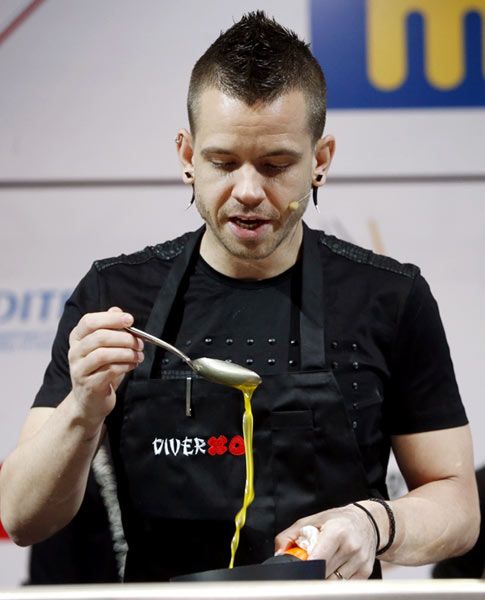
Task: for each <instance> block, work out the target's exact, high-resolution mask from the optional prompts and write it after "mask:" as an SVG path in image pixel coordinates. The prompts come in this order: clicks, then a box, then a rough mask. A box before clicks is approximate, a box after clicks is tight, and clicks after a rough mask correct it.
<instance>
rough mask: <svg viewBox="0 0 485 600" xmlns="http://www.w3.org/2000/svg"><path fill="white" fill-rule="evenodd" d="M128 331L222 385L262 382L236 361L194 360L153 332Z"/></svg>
mask: <svg viewBox="0 0 485 600" xmlns="http://www.w3.org/2000/svg"><path fill="white" fill-rule="evenodd" d="M126 331H129V332H130V333H132V334H133V335H135V336H136V337H139V338H141V339H142V340H145V341H147V342H150V343H151V344H154V345H155V346H159V347H160V348H164V349H165V350H168V351H169V352H171V353H172V354H175V356H178V357H179V358H181V359H182V360H183V361H184V362H185V363H186V364H187V365H188V366H189V367H190V368H191V369H192V370H193V371H194V373H197V375H199V376H200V377H203V378H204V379H207V380H209V381H212V382H214V383H219V384H221V385H227V386H229V387H234V388H237V389H240V388H243V387H249V388H256V387H257V386H258V385H259V384H260V383H261V377H260V376H259V375H258V374H257V373H256V372H255V371H251V370H250V369H246V367H242V366H241V365H238V364H236V363H232V362H226V361H225V360H219V359H217V358H205V357H202V358H196V359H194V360H192V359H191V358H189V357H188V356H187V355H186V354H184V353H183V352H181V351H180V350H179V349H178V348H175V346H172V345H171V344H169V343H168V342H165V341H164V340H161V339H160V338H157V337H156V336H154V335H152V334H151V333H146V332H145V331H142V330H141V329H137V328H136V327H126Z"/></svg>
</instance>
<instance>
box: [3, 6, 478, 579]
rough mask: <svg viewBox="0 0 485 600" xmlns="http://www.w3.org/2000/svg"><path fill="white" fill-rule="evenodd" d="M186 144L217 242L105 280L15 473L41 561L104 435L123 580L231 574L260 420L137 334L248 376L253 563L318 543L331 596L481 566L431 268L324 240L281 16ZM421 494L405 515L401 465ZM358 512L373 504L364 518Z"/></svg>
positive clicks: (219, 91) (183, 246)
mask: <svg viewBox="0 0 485 600" xmlns="http://www.w3.org/2000/svg"><path fill="white" fill-rule="evenodd" d="M188 109H189V121H190V133H189V132H188V131H187V130H185V129H181V130H180V131H179V133H178V135H177V138H176V145H177V150H178V154H179V157H180V160H181V163H182V169H183V178H184V181H185V182H186V183H187V184H190V185H191V186H193V190H194V199H195V203H196V206H197V209H198V210H199V212H200V214H201V216H202V218H203V219H204V221H205V224H206V226H205V228H203V229H201V230H200V231H198V232H195V233H191V234H185V235H184V236H182V237H181V238H178V239H177V240H174V241H171V242H167V243H165V244H161V245H159V246H155V247H150V248H147V249H145V250H144V251H142V252H139V253H136V254H133V255H129V256H125V255H122V256H120V257H118V258H114V259H108V260H104V261H98V262H97V263H95V265H94V266H93V268H92V269H91V270H90V272H89V273H88V275H87V276H86V277H85V278H84V280H83V281H82V282H81V283H80V285H79V286H78V288H77V289H76V291H75V292H74V294H73V296H72V298H71V299H70V300H69V301H68V303H67V305H66V310H65V313H64V316H63V318H62V320H61V323H60V327H59V332H58V335H57V338H56V341H55V344H54V349H53V358H52V362H51V364H50V366H49V368H48V370H47V373H46V378H45V381H44V384H43V386H42V388H41V390H40V392H39V394H38V395H37V398H36V401H35V404H34V408H33V409H32V411H31V414H30V415H29V417H28V419H27V422H26V424H25V427H24V430H23V432H22V435H21V439H20V443H19V445H18V447H17V449H16V450H15V451H14V452H13V453H12V455H11V456H10V457H9V458H8V459H7V461H6V462H5V465H4V468H3V469H2V481H1V483H2V487H1V497H2V521H3V523H4V524H5V526H6V528H7V529H8V530H9V531H10V533H11V535H12V537H13V538H14V540H16V541H17V542H18V543H20V544H30V543H33V542H36V541H38V540H40V539H42V538H45V537H47V536H49V535H51V534H52V533H54V532H55V531H57V530H59V529H60V528H61V527H63V526H64V525H65V524H66V523H67V522H69V520H70V519H71V518H72V517H73V515H74V514H75V513H76V510H77V508H78V506H79V504H80V502H81V499H82V496H83V493H84V488H85V485H86V478H87V474H88V472H89V465H90V463H91V461H92V459H93V456H94V455H95V453H96V448H97V447H98V444H99V443H100V440H101V438H102V436H103V432H104V430H105V428H107V430H108V434H109V439H110V443H111V448H112V452H113V457H114V462H115V466H116V470H117V477H118V485H119V497H120V504H121V509H122V513H123V525H124V529H125V534H126V538H127V542H128V546H129V551H128V556H127V561H126V570H125V578H126V580H128V581H136V580H163V579H168V578H170V577H172V576H174V575H180V574H183V573H190V572H194V571H201V570H206V569H214V568H220V567H224V566H226V565H227V564H228V562H229V544H230V540H231V537H232V534H233V530H234V523H233V518H234V515H235V513H236V512H237V510H238V509H239V507H240V504H241V500H242V494H243V485H244V461H243V458H242V456H241V441H240V433H241V424H240V420H241V411H242V409H241V406H242V403H241V399H240V395H239V393H238V392H237V391H236V390H229V389H226V388H224V387H222V386H217V385H215V384H211V383H209V382H206V381H204V380H201V379H198V378H195V379H194V378H191V373H190V372H188V371H187V369H186V367H185V365H184V364H183V363H181V362H180V361H179V360H178V359H175V358H174V357H172V356H170V355H168V354H164V353H160V352H158V351H157V352H155V349H154V347H153V346H147V347H145V348H143V344H142V342H141V341H140V340H139V339H137V338H135V337H134V336H133V335H131V334H130V333H128V332H126V331H125V330H124V328H125V327H126V326H129V325H132V324H133V323H135V325H136V326H138V327H139V328H141V329H145V330H147V331H149V332H150V333H153V334H155V335H158V336H162V337H163V338H164V339H166V340H168V341H170V342H172V343H174V344H175V345H176V346H178V347H180V348H182V349H183V350H186V351H187V352H188V353H189V354H190V355H191V356H193V357H198V356H212V357H216V358H223V359H230V360H233V361H234V362H236V363H239V364H244V365H248V366H250V367H251V368H253V369H254V370H256V371H257V372H258V373H260V374H261V376H262V379H263V384H262V385H261V387H260V388H259V389H258V390H257V391H256V394H255V396H254V401H253V405H254V414H255V440H254V448H255V451H254V452H255V474H256V475H255V476H256V484H255V490H256V497H255V501H254V503H253V505H252V506H251V507H250V509H249V511H248V521H247V523H246V526H245V527H244V528H243V530H242V536H241V544H240V548H239V550H238V555H237V561H236V564H247V563H255V562H259V561H262V560H264V559H265V558H267V557H268V556H269V555H271V554H272V553H273V551H274V550H275V549H276V551H282V550H283V549H284V548H286V547H287V546H289V545H290V544H291V543H292V542H293V540H295V539H296V537H297V536H298V535H299V532H300V529H301V528H302V527H303V526H304V525H308V524H311V525H314V526H316V527H317V528H318V531H319V533H318V537H317V541H316V545H315V547H314V548H313V550H312V552H311V554H310V557H311V558H322V559H325V560H326V567H327V577H328V578H330V579H351V578H366V577H369V576H370V575H371V573H373V575H374V576H377V575H378V567H377V566H376V567H375V566H374V565H375V559H376V554H378V555H379V558H382V560H385V561H389V562H393V563H398V564H404V565H413V564H414V565H417V564H423V563H428V562H434V561H436V560H439V559H441V558H444V557H445V556H450V555H453V554H459V553H462V552H465V551H466V550H467V549H468V548H469V547H471V546H472V545H473V543H474V541H475V538H476V534H477V531H478V522H479V516H478V504H477V495H476V488H475V481H474V474H473V459H472V445H471V440H470V433H469V429H468V426H467V420H466V416H465V413H464V410H463V407H462V405H461V401H460V398H459V394H458V390H457V386H456V383H455V379H454V375H453V367H452V364H451V360H450V357H449V351H448V347H447V344H446V339H445V336H444V333H443V329H442V325H441V321H440V318H439V314H438V310H437V306H436V303H435V302H434V299H433V298H432V296H431V293H430V291H429V288H428V286H427V284H426V282H425V280H424V279H423V278H422V277H421V275H420V273H419V270H418V269H417V267H414V266H412V265H402V264H400V263H398V262H397V261H394V260H392V259H388V258H385V257H379V256H376V255H374V254H372V253H371V252H369V251H366V250H363V249H361V248H358V247H356V246H353V245H351V244H348V243H345V242H342V241H340V240H337V239H335V238H333V237H331V236H326V235H325V234H324V233H323V232H314V231H310V230H309V229H308V228H306V226H304V225H303V223H302V215H303V213H304V211H305V208H306V206H307V204H308V201H309V198H310V196H311V195H312V191H313V199H314V202H315V203H316V201H317V196H316V192H317V189H318V188H319V187H321V186H322V185H323V184H324V182H325V178H326V176H327V173H328V170H329V167H330V163H331V160H332V157H333V154H334V150H335V140H334V139H333V137H332V136H330V135H327V136H325V137H323V138H322V137H321V136H322V133H323V128H324V123H325V81H324V78H323V74H322V72H321V69H320V67H319V66H318V64H317V63H316V61H315V59H314V58H313V56H312V55H311V53H310V51H309V50H308V48H307V46H306V45H305V44H304V43H303V42H301V41H300V40H298V38H297V37H296V35H295V34H293V33H292V32H289V31H288V30H285V29H284V28H282V27H281V26H280V25H278V24H277V23H276V22H274V21H273V20H270V19H267V18H266V17H265V15H264V13H261V12H258V13H253V14H249V15H247V16H245V17H243V18H242V19H241V20H240V21H239V22H238V23H236V24H235V25H234V26H233V27H231V28H230V29H229V30H228V31H227V32H225V33H224V34H222V35H221V36H220V37H219V38H218V39H217V40H216V42H215V43H214V44H213V45H212V46H211V47H210V48H209V49H208V50H207V52H206V53H205V54H204V55H203V56H202V57H201V59H199V61H198V62H197V64H196V65H195V67H194V70H193V73H192V78H191V83H190V89H189V97H188ZM391 445H392V448H393V450H394V452H395V455H396V457H397V459H398V462H399V465H400V467H401V470H402V472H403V475H404V477H405V478H406V481H407V483H408V486H409V488H410V490H411V491H410V492H409V494H407V495H406V496H404V497H403V498H401V499H398V500H396V501H393V502H387V503H386V502H385V501H384V500H382V498H385V497H386V488H385V472H386V468H387V461H388V457H389V451H390V447H391ZM356 502H357V504H355V503H356Z"/></svg>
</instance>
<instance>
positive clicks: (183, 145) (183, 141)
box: [175, 129, 194, 184]
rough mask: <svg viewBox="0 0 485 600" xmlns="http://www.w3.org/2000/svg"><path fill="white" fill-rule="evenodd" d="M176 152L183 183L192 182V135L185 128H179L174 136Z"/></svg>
mask: <svg viewBox="0 0 485 600" xmlns="http://www.w3.org/2000/svg"><path fill="white" fill-rule="evenodd" d="M175 144H176V147H177V154H178V157H179V161H180V164H181V165H182V179H183V181H184V183H189V184H193V183H194V165H193V163H192V159H193V156H194V150H193V140H192V135H191V134H190V133H189V132H188V131H187V130H186V129H180V130H179V131H178V132H177V135H176V137H175Z"/></svg>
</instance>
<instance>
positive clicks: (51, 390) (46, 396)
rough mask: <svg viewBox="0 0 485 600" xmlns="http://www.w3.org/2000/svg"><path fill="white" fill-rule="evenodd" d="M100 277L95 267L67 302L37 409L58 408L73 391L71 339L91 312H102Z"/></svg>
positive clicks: (36, 400) (37, 399)
mask: <svg viewBox="0 0 485 600" xmlns="http://www.w3.org/2000/svg"><path fill="white" fill-rule="evenodd" d="M98 306H99V286H98V274H97V271H96V269H95V267H94V266H93V267H92V268H91V269H90V271H89V272H88V273H87V275H86V276H85V277H84V278H83V279H82V280H81V282H80V283H79V285H78V286H77V287H76V289H75V290H74V292H73V293H72V295H71V297H70V298H69V299H68V300H67V302H66V305H65V307H64V312H63V314H62V317H61V319H60V321H59V326H58V328H57V333H56V336H55V338H54V343H53V346H52V354H51V361H50V363H49V365H48V367H47V370H46V372H45V375H44V381H43V383H42V386H41V388H40V390H39V391H38V393H37V395H36V397H35V400H34V404H33V406H34V407H37V406H46V407H52V408H55V407H57V406H58V405H59V404H60V403H61V402H62V401H63V400H64V398H65V397H66V396H67V395H68V394H69V392H70V391H71V376H70V373H69V363H68V359H67V354H68V351H69V335H70V333H71V331H72V330H73V329H74V327H75V326H76V325H77V323H78V322H79V319H80V318H81V317H82V316H83V315H84V314H86V313H88V312H95V311H96V310H99V308H98Z"/></svg>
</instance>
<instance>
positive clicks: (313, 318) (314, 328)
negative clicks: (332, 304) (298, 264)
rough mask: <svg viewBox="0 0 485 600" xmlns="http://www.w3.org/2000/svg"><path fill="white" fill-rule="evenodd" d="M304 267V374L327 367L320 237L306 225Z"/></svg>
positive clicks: (302, 337)
mask: <svg viewBox="0 0 485 600" xmlns="http://www.w3.org/2000/svg"><path fill="white" fill-rule="evenodd" d="M303 228H304V229H303V261H302V263H303V266H302V283H301V313H300V347H301V348H300V356H301V370H302V371H312V370H317V369H322V368H323V366H324V365H325V317H324V297H323V291H324V285H323V268H322V264H321V256H320V252H319V249H318V236H317V235H316V234H315V232H314V231H312V230H311V229H309V228H308V227H307V226H306V225H305V223H303Z"/></svg>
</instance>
